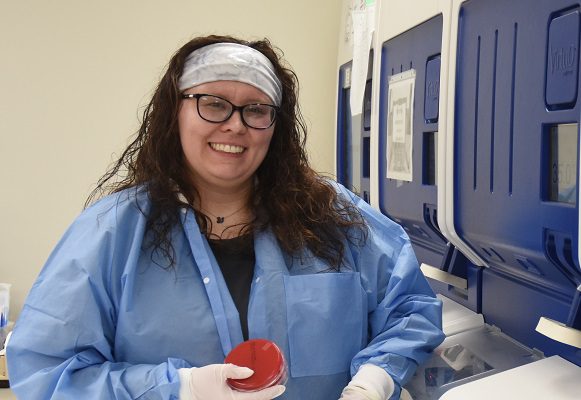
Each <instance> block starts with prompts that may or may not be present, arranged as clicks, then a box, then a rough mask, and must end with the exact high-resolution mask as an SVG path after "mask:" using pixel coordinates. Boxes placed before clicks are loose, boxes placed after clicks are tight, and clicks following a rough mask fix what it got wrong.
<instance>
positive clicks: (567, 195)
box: [548, 124, 578, 204]
mask: <svg viewBox="0 0 581 400" xmlns="http://www.w3.org/2000/svg"><path fill="white" fill-rule="evenodd" d="M577 131H578V127H577V124H561V125H554V126H551V127H550V128H549V132H548V134H549V144H548V149H549V152H548V154H549V156H548V163H549V164H548V167H549V173H548V180H549V182H548V186H549V190H548V192H549V201H555V202H559V203H568V204H575V203H576V196H577V148H578V146H577Z"/></svg>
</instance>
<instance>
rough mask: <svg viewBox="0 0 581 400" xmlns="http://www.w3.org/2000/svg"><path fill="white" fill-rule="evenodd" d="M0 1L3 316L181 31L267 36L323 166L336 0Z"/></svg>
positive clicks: (116, 148) (119, 138) (129, 127)
mask: <svg viewBox="0 0 581 400" xmlns="http://www.w3.org/2000/svg"><path fill="white" fill-rule="evenodd" d="M1 4H2V12H1V13H0V60H1V68H0V90H1V91H0V137H1V141H0V177H1V182H2V183H3V185H2V190H1V192H0V193H1V196H0V199H1V200H0V202H1V203H0V224H1V225H0V226H1V228H0V282H9V283H12V284H13V287H12V302H11V306H12V310H11V314H12V315H11V317H12V318H11V319H14V318H15V317H16V316H17V315H18V313H19V311H20V309H21V307H22V304H23V302H24V298H25V296H26V294H27V293H28V290H29V289H30V287H31V285H32V283H33V281H34V279H35V278H36V276H37V274H38V273H39V271H40V268H41V267H42V265H43V264H44V262H45V261H46V259H47V257H48V255H49V253H50V251H51V250H52V248H53V247H54V246H55V244H56V242H57V241H58V239H59V238H60V237H61V235H62V234H63V232H64V230H65V229H66V227H67V226H68V225H69V224H70V222H71V221H72V220H73V218H74V217H75V216H76V215H77V214H78V213H79V212H80V211H81V209H82V205H83V203H84V200H85V198H86V196H87V194H88V193H89V192H90V190H91V189H92V188H93V186H94V184H95V182H96V181H97V179H98V178H99V177H100V175H101V174H102V173H103V172H104V171H105V168H106V166H107V165H108V164H109V163H110V162H111V161H112V159H113V157H116V156H118V155H119V154H120V151H121V150H122V149H123V147H124V145H125V144H126V143H127V139H128V137H129V136H130V135H131V134H132V133H133V132H135V130H136V129H137V127H138V116H139V114H140V113H141V109H142V107H143V106H144V105H145V104H146V103H147V101H148V98H149V95H150V94H151V91H152V89H153V87H154V85H155V83H156V82H157V80H158V78H159V77H160V74H161V73H162V70H163V68H164V66H165V64H166V62H167V61H168V60H169V57H170V56H171V54H173V52H174V51H175V50H177V48H178V47H180V45H182V44H183V43H185V41H187V39H189V38H190V37H192V36H195V35H198V34H207V33H222V34H234V35H239V36H243V37H245V38H259V37H264V36H267V37H269V38H270V39H271V41H272V42H273V43H274V44H276V45H277V46H279V47H280V48H281V49H283V50H284V52H285V55H286V59H287V60H288V61H289V62H290V64H291V65H292V66H293V67H294V69H295V71H296V73H297V75H298V77H299V80H300V82H301V103H302V108H303V112H304V115H305V118H306V119H307V123H308V126H309V128H310V137H309V140H308V146H309V149H312V150H313V151H311V152H310V154H311V161H312V164H313V166H314V167H315V169H317V170H319V171H321V172H333V148H332V143H333V130H334V122H333V119H334V102H335V69H336V68H335V66H336V59H337V43H338V40H337V38H338V34H339V23H340V7H341V2H340V1H337V0H320V1H312V0H293V1H285V0H280V1H278V0H245V1H239V0H222V1H218V0H214V1H201V0H199V1H196V0H172V1H162V0H140V1H137V0H135V1H129V0H125V1H118V0H100V1H83V0H55V1H41V0H37V1H7V0H2V2H1ZM314 149H316V151H314Z"/></svg>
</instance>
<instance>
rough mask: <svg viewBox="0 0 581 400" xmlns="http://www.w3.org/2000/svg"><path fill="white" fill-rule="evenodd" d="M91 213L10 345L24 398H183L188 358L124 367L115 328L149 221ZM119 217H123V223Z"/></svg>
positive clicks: (65, 245)
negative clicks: (116, 346) (128, 276)
mask: <svg viewBox="0 0 581 400" xmlns="http://www.w3.org/2000/svg"><path fill="white" fill-rule="evenodd" d="M115 209H116V207H115V206H112V207H110V209H108V210H107V209H106V208H105V209H104V208H103V207H95V206H93V207H92V208H90V209H88V210H85V212H83V214H81V216H80V217H79V218H77V220H76V221H75V222H74V223H73V224H72V225H71V227H70V228H69V229H68V230H67V232H66V233H65V235H64V236H63V238H62V239H61V240H60V242H59V243H58V245H57V246H56V248H55V249H54V251H53V252H52V254H51V255H50V257H49V259H48V261H47V262H46V264H45V266H44V268H43V269H42V271H41V273H40V275H39V277H38V279H37V280H36V282H35V283H34V285H33V287H32V289H31V291H30V293H29V295H28V297H27V300H26V303H25V305H24V307H23V310H22V312H21V315H20V317H19V319H18V321H17V322H16V324H15V327H14V331H13V335H12V339H11V341H10V344H9V346H8V348H7V360H8V369H9V371H10V372H9V374H10V382H11V389H12V390H13V391H14V393H15V394H16V395H17V396H18V398H21V399H26V400H41V399H49V398H50V399H71V400H72V399H119V400H120V399H148V400H149V399H152V400H153V399H177V398H178V393H179V378H178V372H177V369H179V368H182V367H189V365H188V364H187V363H186V362H185V361H183V360H180V359H166V360H163V361H161V362H160V363H159V364H156V365H150V364H139V365H131V364H129V363H126V362H117V361H116V359H115V354H114V352H115V351H114V343H115V339H116V337H115V330H116V329H115V327H116V319H117V312H118V310H119V301H120V298H121V293H122V292H123V290H126V288H125V287H124V286H125V284H126V283H125V282H124V280H123V275H124V270H125V269H126V268H128V267H130V265H131V264H132V263H134V262H135V258H136V257H137V256H138V254H139V253H140V251H141V245H142V237H143V231H144V218H143V216H142V215H141V213H139V212H132V213H129V216H127V215H125V216H120V215H118V213H117V212H116V211H115ZM118 219H122V220H123V221H122V222H123V223H122V224H121V223H120V221H118Z"/></svg>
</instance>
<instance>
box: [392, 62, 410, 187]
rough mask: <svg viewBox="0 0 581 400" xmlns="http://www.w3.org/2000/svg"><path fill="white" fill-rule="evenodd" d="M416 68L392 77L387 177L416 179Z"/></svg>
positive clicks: (403, 179) (407, 179)
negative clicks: (414, 115)
mask: <svg viewBox="0 0 581 400" xmlns="http://www.w3.org/2000/svg"><path fill="white" fill-rule="evenodd" d="M415 84H416V71H415V70H414V69H410V70H408V71H405V72H402V73H400V74H395V75H392V76H391V77H390V78H389V91H388V100H387V104H388V114H387V135H386V136H387V143H386V152H385V154H386V157H387V174H386V175H387V176H386V177H387V178H392V179H397V180H402V181H408V182H411V181H412V174H413V169H412V150H413V135H412V133H413V104H414V88H415Z"/></svg>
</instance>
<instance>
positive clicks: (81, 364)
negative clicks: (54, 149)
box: [8, 36, 443, 400]
mask: <svg viewBox="0 0 581 400" xmlns="http://www.w3.org/2000/svg"><path fill="white" fill-rule="evenodd" d="M297 91H298V88H297V82H296V77H295V75H294V73H293V72H292V71H291V70H289V69H288V68H287V67H285V66H284V65H283V63H282V61H281V57H280V55H279V54H278V53H277V51H275V50H274V49H273V48H272V46H271V45H270V43H269V42H268V41H266V40H264V41H256V42H245V41H241V40H238V39H235V38H232V37H220V36H209V37H202V38H197V39H194V40H192V41H190V42H189V43H187V44H186V45H185V46H183V47H182V48H181V49H180V50H178V52H177V53H176V54H175V55H174V56H173V58H172V59H171V61H170V63H169V66H168V69H167V72H166V73H165V75H164V76H163V78H162V80H161V81H160V83H159V85H158V87H157V90H156V91H155V93H154V95H153V98H152V100H151V102H150V103H149V105H148V107H147V108H146V110H145V112H144V118H143V123H142V125H141V128H140V130H139V134H138V136H137V138H136V139H135V140H134V142H133V143H131V144H130V145H129V147H128V148H127V149H126V150H125V152H124V153H123V155H122V156H121V158H120V159H119V160H118V162H117V163H116V165H114V167H113V168H112V169H111V170H110V171H109V172H108V173H107V174H106V175H105V176H104V177H103V178H102V179H101V181H100V183H99V185H98V188H97V190H96V192H94V195H99V194H101V193H105V194H107V195H106V196H104V197H103V198H101V199H100V200H98V201H96V202H95V203H94V204H92V205H91V206H90V207H88V208H87V209H86V210H85V211H84V212H83V213H82V214H81V215H80V216H79V217H78V218H77V220H76V221H75V222H74V223H73V224H72V226H71V227H70V228H69V230H68V231H67V232H66V233H65V235H64V237H63V238H62V240H61V241H60V243H59V244H58V246H57V247H56V249H55V250H54V252H53V253H52V255H51V256H50V258H49V260H48V261H47V263H46V265H45V267H44V268H43V270H42V272H41V274H40V276H39V278H38V280H37V282H36V283H35V285H34V287H33V288H32V290H31V292H30V294H29V297H28V299H27V301H26V304H25V306H24V309H23V311H22V313H21V316H20V318H19V320H18V322H17V324H16V326H15V329H14V334H13V337H12V340H11V343H10V345H9V347H8V360H9V369H10V378H11V383H12V388H13V390H14V392H16V394H17V395H18V396H20V397H21V398H25V399H27V400H34V399H46V398H51V396H53V397H52V398H58V399H78V398H90V399H176V398H179V399H181V400H186V399H196V400H199V399H204V400H209V399H212V400H222V399H232V400H237V399H239V400H243V399H254V400H261V399H271V398H274V397H277V396H279V395H280V399H297V400H298V399H300V400H308V399H313V400H315V399H317V400H329V399H338V398H340V397H341V398H342V399H345V400H347V399H352V400H354V399H385V398H388V397H390V396H393V397H394V398H397V397H398V396H399V392H400V386H401V385H402V384H403V383H405V382H406V380H407V379H408V378H409V377H410V376H411V375H412V374H413V372H414V368H415V366H416V365H417V364H418V363H421V362H422V361H424V360H425V359H426V358H427V356H428V355H429V352H430V351H431V350H432V349H433V348H434V347H436V346H437V345H438V344H439V343H440V342H441V341H442V339H443V334H442V332H441V330H440V324H441V309H440V307H441V305H440V303H439V301H438V300H436V299H435V298H434V296H433V293H432V291H431V290H430V288H429V286H428V284H427V283H426V281H425V279H424V278H423V277H422V275H421V273H420V272H419V268H418V265H417V261H416V259H415V257H414V254H413V251H412V248H411V246H410V243H409V241H408V239H407V236H406V235H405V233H404V232H403V230H402V229H401V228H400V227H399V226H398V225H396V224H394V223H393V222H391V221H390V220H389V219H387V218H386V217H384V216H383V215H381V214H380V213H378V212H376V211H375V210H374V209H372V208H371V207H369V206H368V205H367V204H366V203H365V202H363V201H361V200H360V199H359V198H357V197H356V196H354V195H353V194H352V193H350V192H349V191H347V190H346V189H345V188H343V187H341V186H340V185H338V184H336V183H332V182H331V181H328V180H326V179H323V178H322V177H320V176H318V175H317V174H316V173H315V172H314V171H313V170H312V169H311V168H310V167H309V164H308V162H307V157H306V153H305V149H304V143H305V129H304V123H303V122H302V117H301V115H300V112H299V107H298V104H297V98H298V96H297ZM125 170H126V173H125ZM121 172H124V174H123V178H122V179H121V180H119V181H116V180H115V178H116V177H117V176H119V175H121ZM247 338H267V339H270V340H272V341H274V342H275V343H277V345H278V346H279V347H280V348H281V349H282V351H283V352H284V354H285V358H286V360H287V362H288V364H289V379H288V382H287V384H286V391H285V392H284V394H282V395H281V393H282V392H283V391H284V390H285V387H284V386H281V385H278V386H275V387H273V388H268V389H264V390H262V391H259V392H256V393H250V394H249V393H241V392H236V391H233V390H231V389H229V387H228V386H227V385H226V383H225V381H226V378H228V377H234V378H244V377H248V376H249V375H250V374H252V371H250V370H248V369H247V368H241V367H236V366H233V365H227V364H223V361H224V357H225V355H226V354H228V352H229V351H230V350H231V349H232V348H233V347H234V346H236V345H237V344H239V343H241V342H242V341H243V340H244V339H247Z"/></svg>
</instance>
